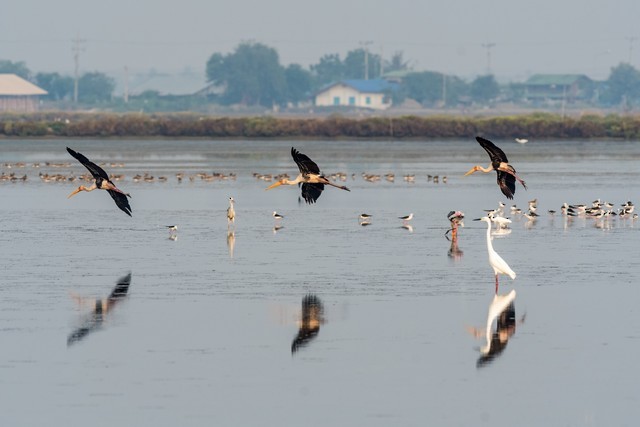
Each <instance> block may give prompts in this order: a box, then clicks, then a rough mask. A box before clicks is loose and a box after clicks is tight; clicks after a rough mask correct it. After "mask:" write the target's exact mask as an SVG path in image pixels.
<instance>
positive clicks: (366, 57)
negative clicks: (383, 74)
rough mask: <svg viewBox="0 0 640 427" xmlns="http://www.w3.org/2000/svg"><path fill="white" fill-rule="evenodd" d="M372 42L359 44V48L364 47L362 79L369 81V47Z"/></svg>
mask: <svg viewBox="0 0 640 427" xmlns="http://www.w3.org/2000/svg"><path fill="white" fill-rule="evenodd" d="M372 44H373V42H372V41H370V40H367V41H363V42H360V46H364V79H365V80H369V46H370V45H372Z"/></svg>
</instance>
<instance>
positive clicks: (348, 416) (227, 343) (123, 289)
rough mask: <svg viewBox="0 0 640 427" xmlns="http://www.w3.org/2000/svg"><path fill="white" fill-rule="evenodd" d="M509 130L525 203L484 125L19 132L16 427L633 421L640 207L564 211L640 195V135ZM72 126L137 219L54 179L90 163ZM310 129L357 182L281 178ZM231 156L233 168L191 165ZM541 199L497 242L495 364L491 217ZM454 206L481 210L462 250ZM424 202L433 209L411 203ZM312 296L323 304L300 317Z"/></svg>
mask: <svg viewBox="0 0 640 427" xmlns="http://www.w3.org/2000/svg"><path fill="white" fill-rule="evenodd" d="M497 142H498V144H499V145H500V146H501V147H502V148H503V149H504V151H505V152H506V153H507V154H508V156H509V159H510V160H511V162H512V164H514V166H515V167H516V168H517V169H518V172H519V174H520V175H521V176H522V177H523V178H524V179H525V180H526V181H527V185H528V187H529V190H528V191H524V189H523V188H521V187H518V189H517V192H516V197H515V200H514V201H507V200H506V199H505V198H504V197H503V196H502V194H501V193H500V192H499V189H498V187H497V185H496V183H495V175H494V174H490V175H489V174H487V175H485V174H475V175H472V176H468V177H462V175H463V174H464V172H466V171H467V170H468V169H469V168H470V167H471V166H473V165H475V164H483V165H484V166H486V165H487V164H488V157H487V156H486V153H485V152H484V150H483V149H482V148H481V147H480V146H479V145H478V144H477V143H475V141H452V142H437V141H434V142H429V143H425V142H396V141H394V142H389V141H366V142H327V141H304V142H297V141H296V142H291V141H220V142H210V141H200V140H196V141H147V140H145V141H129V140H128V141H125V140H104V141H102V140H101V141H88V140H73V141H68V142H67V141H13V140H2V141H0V153H1V154H2V157H1V158H0V169H1V170H2V172H3V173H6V174H9V173H11V172H15V173H16V175H19V176H22V175H24V174H27V175H28V179H27V181H26V182H22V181H19V182H13V183H12V182H9V181H5V182H0V195H1V196H2V201H3V202H2V205H1V206H0V215H1V217H2V222H3V231H2V233H0V255H1V257H2V267H3V270H4V271H3V274H2V282H1V284H0V342H2V352H1V355H0V402H1V403H0V405H1V410H0V425H7V426H33V425H64V426H68V425H79V424H80V423H82V424H85V423H87V422H89V423H91V424H92V425H96V426H113V425H114V423H118V424H120V425H156V426H176V425H180V426H199V425H279V426H281V425H314V426H315V425H318V426H320V425H333V426H341V425H345V426H347V425H348V426H353V425H365V424H366V425H375V426H378V425H379V426H389V425H402V426H417V425H576V426H581V425H607V426H608V425H636V423H637V418H638V416H640V409H638V383H639V382H640V371H639V370H638V368H637V359H638V354H639V353H640V322H639V321H638V319H639V317H640V313H639V310H638V304H637V301H638V299H639V298H640V291H639V290H638V278H639V276H640V258H639V257H638V255H637V251H638V241H639V236H640V235H639V234H638V231H639V228H640V222H638V221H637V220H636V221H633V220H631V219H619V218H613V219H610V220H604V219H602V220H595V219H591V218H574V219H572V220H567V219H566V218H565V217H562V216H561V215H559V214H556V215H555V216H553V217H552V216H549V215H548V214H547V213H546V212H547V210H548V209H555V210H558V211H559V209H560V206H561V205H562V203H563V202H568V203H585V204H590V203H591V202H592V201H593V200H595V199H597V198H600V199H602V200H603V201H610V202H613V203H615V204H616V205H618V206H619V205H620V204H621V203H624V202H626V201H627V200H631V201H634V202H635V201H637V199H638V183H639V182H640V167H639V166H638V165H639V161H640V144H638V143H637V142H602V141H591V142H577V141H567V142H557V141H545V142H538V141H531V142H529V143H528V144H525V145H520V144H516V143H513V142H510V141H502V142H499V141H497ZM66 145H69V146H71V147H72V148H74V149H76V150H78V151H80V152H82V153H84V154H85V155H87V156H88V157H89V158H90V159H92V160H94V161H96V162H98V163H100V162H107V163H114V164H115V165H114V166H113V167H112V166H110V165H109V164H107V165H105V166H104V167H105V169H107V171H108V172H112V173H123V174H124V175H125V179H124V180H123V181H120V182H118V183H117V184H118V185H119V186H120V187H121V188H123V189H124V190H125V191H128V192H130V193H131V194H132V196H133V198H132V199H131V205H132V208H133V215H134V216H133V218H129V217H127V216H126V215H125V214H124V213H122V212H121V211H119V210H118V209H117V207H116V206H115V204H114V203H113V201H112V200H111V199H110V197H108V195H107V194H104V193H103V192H98V191H96V192H93V193H82V194H79V195H78V196H76V197H74V198H72V199H67V198H66V196H67V195H68V194H69V193H70V192H71V191H72V190H73V189H74V188H76V187H77V185H79V184H78V182H75V183H73V182H50V183H44V182H42V180H41V179H40V178H39V177H38V174H39V173H48V174H56V173H60V174H66V175H70V174H71V173H73V174H75V175H80V174H82V173H84V172H85V170H84V168H83V167H82V166H81V165H80V164H79V163H77V162H76V161H75V160H74V159H73V158H71V157H70V156H69V155H68V154H67V153H66V151H65V150H64V147H65V146H66ZM291 145H295V146H296V148H298V149H299V150H300V151H302V152H303V153H305V154H307V155H309V156H310V157H311V158H312V159H313V160H315V161H316V162H317V163H318V164H319V165H320V166H321V168H322V169H323V171H324V172H326V173H332V172H338V171H341V172H345V173H347V176H348V179H347V182H346V183H345V184H346V185H348V186H349V187H350V188H351V190H352V191H351V192H350V193H348V192H345V191H340V190H338V189H334V188H328V189H327V190H326V191H325V192H324V194H323V195H322V197H321V198H320V199H319V201H318V203H317V204H316V205H313V206H307V205H301V204H299V203H298V190H297V189H296V188H293V187H286V188H285V187H280V188H278V189H274V190H272V191H268V192H265V191H264V189H265V188H266V187H267V186H268V185H269V183H268V182H265V181H261V180H258V179H257V178H256V177H254V176H253V174H254V173H258V174H266V173H274V174H275V173H282V172H288V173H289V174H290V175H294V174H295V173H297V170H296V167H295V164H294V163H293V161H292V159H291V157H290V155H289V150H290V147H291ZM17 162H25V163H26V166H25V167H23V168H20V167H16V166H15V163H17ZM45 162H49V165H47V164H45ZM6 163H9V164H13V167H11V168H9V167H8V166H6V165H5V164H6ZM33 163H40V168H34V167H33V166H32V165H33ZM118 163H124V166H122V167H120V166H118V165H117V164H118ZM54 166H57V167H54ZM214 171H215V172H220V173H223V174H231V173H233V174H235V179H228V180H216V181H212V182H205V181H203V180H201V179H200V178H196V179H195V180H194V181H193V182H192V181H190V180H189V179H188V178H185V179H184V180H183V181H182V183H178V181H177V179H176V177H175V174H176V173H179V172H181V173H184V174H185V175H186V176H189V175H193V174H196V173H198V172H206V173H212V172H214ZM363 172H366V173H376V174H384V173H387V172H394V173H395V174H396V181H395V182H394V183H390V182H387V181H385V180H384V178H383V179H382V180H381V181H380V182H376V183H370V182H366V181H365V180H363V179H362V177H361V174H362V173H363ZM138 173H140V174H144V173H149V174H150V175H153V176H155V177H156V178H157V177H158V176H166V177H167V178H168V180H167V182H164V183H161V182H157V180H156V182H137V183H136V182H133V176H134V175H135V174H138ZM352 174H355V176H354V177H353V178H352ZM405 174H415V183H407V182H405V181H404V180H403V179H402V176H403V175H405ZM427 174H431V175H439V176H440V177H441V180H440V183H437V184H436V183H433V181H430V180H428V179H427ZM444 175H446V176H447V182H446V183H443V182H442V176H444ZM229 196H233V197H234V198H235V200H236V206H235V208H236V213H237V221H236V224H235V230H233V229H232V230H231V231H232V232H228V229H227V224H226V217H225V210H226V208H227V206H228V198H229ZM534 198H537V199H538V212H539V213H540V214H541V217H540V218H539V219H538V220H537V221H535V222H533V223H532V222H528V221H527V220H526V219H525V218H523V217H519V216H517V215H511V217H512V219H513V224H512V226H511V229H512V231H511V233H510V234H508V235H505V236H496V237H495V238H494V240H493V245H494V248H495V249H496V251H498V252H499V253H500V254H501V255H502V256H503V258H505V260H506V261H507V262H508V263H509V264H510V266H511V267H512V268H513V269H514V270H515V271H516V273H517V278H516V279H515V280H514V281H511V280H510V279H509V278H501V289H500V293H501V294H503V295H504V294H507V293H508V292H509V291H511V290H512V289H515V291H516V295H517V296H516V298H515V300H514V301H513V311H514V312H515V313H512V317H513V322H512V323H513V325H511V327H510V329H509V331H508V333H506V334H504V336H503V347H504V348H503V350H502V351H501V352H500V353H499V354H497V355H496V356H495V357H493V358H492V359H491V360H490V361H488V362H483V361H480V359H481V356H482V354H481V352H480V349H481V348H482V347H484V346H485V345H486V342H487V341H486V339H485V334H484V331H485V327H486V324H487V313H488V311H489V309H490V304H491V303H492V301H493V286H494V284H493V282H494V279H493V272H492V270H491V268H490V266H489V264H488V257H487V251H486V228H485V227H484V225H485V224H484V223H479V222H473V221H471V219H472V218H476V217H479V216H481V215H483V210H484V209H493V208H495V207H497V204H498V202H499V201H505V202H507V203H508V206H509V205H511V204H513V203H515V204H517V205H518V206H519V207H521V208H523V209H526V206H527V201H528V200H531V199H534ZM274 210H277V211H278V212H279V213H281V214H283V215H285V218H284V220H282V221H281V222H280V224H279V225H280V226H282V228H280V229H279V230H276V231H274V226H275V225H276V223H275V221H274V219H273V218H272V216H271V213H272V212H273V211H274ZM450 210H462V211H464V212H465V214H466V220H465V224H466V227H465V228H462V229H460V232H459V237H458V242H457V243H458V248H457V249H458V250H457V252H456V251H454V252H452V251H451V242H450V241H448V240H447V239H446V238H445V236H444V233H445V231H446V230H447V228H448V225H449V223H448V221H447V218H446V215H447V213H448V212H449V211H450ZM363 212H366V213H369V214H372V215H373V219H372V221H371V225H369V226H366V227H364V226H361V225H359V223H358V215H359V214H360V213H363ZM410 212H413V213H414V215H415V218H414V219H413V221H412V222H411V224H412V230H408V229H406V228H402V227H401V225H402V222H401V221H400V220H399V219H398V218H397V217H398V216H402V215H407V214H408V213H410ZM506 215H508V216H509V213H508V210H507V214H506ZM170 224H177V225H178V227H179V229H178V231H177V233H176V235H175V236H177V238H176V237H175V236H174V239H170V233H169V232H168V230H167V229H166V228H165V227H164V226H165V225H170ZM129 272H130V273H131V281H130V284H129V285H128V286H126V285H123V282H122V280H121V279H122V278H123V277H125V276H126V275H127V274H128V273H129ZM118 283H120V285H117V284H118ZM309 294H311V295H314V296H315V297H316V298H315V299H313V300H314V301H316V305H315V306H314V309H315V314H318V313H321V314H319V315H318V316H313V315H312V316H311V317H313V319H312V321H311V322H309V315H308V314H307V316H306V320H307V321H306V322H303V323H304V326H302V330H301V331H300V330H299V327H300V325H301V322H300V320H301V318H303V316H302V314H301V309H302V306H303V299H304V298H305V297H306V296H307V295H309ZM307 301H309V300H308V299H307ZM318 304H319V305H318ZM306 308H307V310H305V311H308V309H309V307H308V304H307V307H306ZM312 311H313V310H312ZM498 323H504V322H498ZM502 326H504V325H502ZM497 327H498V325H497V324H496V322H493V324H492V331H491V333H492V332H493V331H495V329H496V328H497ZM472 328H477V330H479V331H481V332H482V333H481V334H480V335H482V336H481V337H479V338H475V337H474V336H473V335H472V334H471V333H470V332H469V331H470V330H471V329H472ZM505 337H506V338H510V339H508V341H506V343H507V344H508V345H504V339H505ZM295 340H299V341H297V344H296V350H297V351H295V352H294V353H292V345H293V344H294V341H295Z"/></svg>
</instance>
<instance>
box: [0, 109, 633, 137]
mask: <svg viewBox="0 0 640 427" xmlns="http://www.w3.org/2000/svg"><path fill="white" fill-rule="evenodd" d="M476 135H486V136H488V137H491V138H496V139H500V138H506V139H512V138H516V137H520V138H535V139H542V138H556V139H588V138H607V139H608V138H614V139H639V138H640V116H631V115H629V116H626V115H625V116H621V115H606V116H599V115H584V116H582V117H578V118H576V117H562V116H560V115H556V114H549V113H533V114H529V115H516V116H503V117H465V116H398V117H390V116H379V117H368V118H348V117H342V116H329V117H323V118H279V117H271V116H260V117H218V116H202V115H197V114H161V115H160V114H141V113H130V114H114V113H55V112H50V113H35V114H23V115H18V114H3V115H0V137H11V138H14V137H20V138H26V137H28V138H33V137H64V138H74V137H77V138H102V137H104V138H108V137H118V138H143V137H166V138H320V139H326V138H389V139H391V138H393V139H402V138H414V139H415V138H471V137H474V136H476Z"/></svg>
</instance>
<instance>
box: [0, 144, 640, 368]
mask: <svg viewBox="0 0 640 427" xmlns="http://www.w3.org/2000/svg"><path fill="white" fill-rule="evenodd" d="M476 140H477V141H478V143H479V144H480V146H481V147H482V148H484V149H485V151H486V152H487V154H488V155H489V158H490V160H491V163H490V164H489V166H488V167H482V166H479V165H477V166H474V167H473V168H471V169H470V170H469V171H468V172H467V173H466V174H465V176H466V175H471V174H473V173H475V172H483V173H490V172H495V173H496V180H497V184H498V187H499V188H500V190H501V192H502V194H504V196H506V197H507V198H508V199H513V196H514V194H515V192H516V182H519V183H520V184H521V185H522V187H524V188H525V189H526V188H527V187H526V184H525V182H524V180H522V179H521V178H520V177H519V176H518V175H517V174H516V170H515V168H513V166H512V165H511V164H509V162H508V159H507V156H506V155H505V153H504V152H503V151H502V150H501V149H500V148H498V147H497V146H496V145H495V144H493V143H492V142H491V141H489V140H487V139H485V138H482V137H476ZM67 152H68V153H69V154H70V155H71V156H72V157H74V158H75V159H76V160H78V161H79V162H80V163H81V164H82V165H84V166H85V167H86V168H87V170H88V173H86V174H83V175H74V174H48V173H40V174H39V176H40V179H41V180H42V181H43V182H75V181H80V182H92V184H91V185H90V186H84V185H80V186H78V187H77V188H76V189H75V190H74V191H73V192H72V193H71V194H69V196H68V197H69V198H70V197H72V196H74V195H76V194H78V193H80V192H83V191H84V192H90V191H94V190H105V191H106V192H107V193H108V194H109V195H110V196H111V198H112V199H113V200H114V202H115V204H116V206H117V207H118V208H119V209H120V210H122V211H123V212H124V213H125V214H127V215H129V216H132V208H131V205H130V203H129V199H130V198H131V195H130V194H129V193H126V192H124V191H123V190H121V189H120V188H118V187H117V186H116V184H115V182H118V181H122V180H123V179H124V178H125V177H124V174H111V175H109V174H107V172H106V171H105V170H104V169H103V168H102V166H107V164H101V165H98V164H96V163H94V162H92V161H91V160H89V159H88V158H87V157H85V156H84V155H83V154H81V153H79V152H77V151H75V150H73V149H71V148H68V147H67ZM291 156H292V158H293V161H294V162H295V163H296V165H297V166H298V170H299V173H298V175H297V176H296V177H295V178H294V179H291V176H290V175H288V174H287V173H281V174H258V173H254V174H253V176H254V178H255V179H257V180H260V181H265V182H271V183H272V184H271V185H269V186H268V187H267V188H266V190H271V189H274V188H276V187H278V186H282V185H289V186H298V187H299V189H300V198H299V200H304V201H305V202H306V203H308V204H314V203H316V202H317V201H318V199H319V198H320V196H321V195H322V193H323V191H324V190H325V188H326V187H334V188H337V189H340V190H344V191H350V189H349V188H348V187H346V186H345V185H343V183H345V182H346V181H348V179H349V175H348V174H346V173H343V172H338V173H335V174H332V175H328V176H325V175H323V174H322V173H321V171H320V168H319V167H318V165H317V164H316V163H315V162H314V161H312V160H311V159H310V158H309V157H308V156H307V155H305V154H303V153H301V152H299V151H298V150H296V149H295V148H293V147H292V148H291ZM44 166H45V167H49V168H67V167H71V164H70V163H56V164H54V163H45V164H44ZM108 166H111V167H114V168H117V167H123V166H124V165H123V164H122V163H110V164H108ZM4 167H5V168H7V169H21V168H25V167H27V165H26V164H25V163H14V164H4ZM32 167H34V168H39V167H41V165H40V164H39V163H34V164H32ZM361 177H362V179H364V180H365V181H367V182H372V183H375V182H379V181H382V180H386V181H388V182H394V181H395V179H396V176H395V174H393V173H387V174H367V173H362V174H361ZM176 178H177V180H178V181H179V182H182V180H183V179H188V180H190V181H194V180H196V179H200V180H203V181H216V180H229V179H230V180H235V179H236V176H235V174H221V173H212V174H206V173H198V174H191V175H186V174H184V173H178V174H176ZM356 178H357V175H356V174H352V175H351V179H352V180H355V179H356ZM402 179H403V180H404V181H405V182H407V183H413V182H415V179H416V176H415V175H403V176H402ZM18 180H22V181H26V180H27V175H26V174H16V173H15V172H13V171H12V172H10V173H5V172H2V175H0V181H12V182H15V181H18ZM167 180H168V178H167V177H164V176H159V177H158V178H154V177H153V176H151V175H149V174H144V175H135V176H134V177H133V182H155V181H158V182H164V181H167ZM427 181H429V182H433V183H435V184H438V183H440V182H442V183H446V182H447V177H446V176H439V175H428V176H427ZM634 208H635V207H634V205H633V203H632V202H631V201H627V202H626V203H623V204H621V205H620V207H617V206H616V205H614V204H613V203H609V202H603V201H601V200H600V199H597V200H595V201H593V202H592V203H591V204H590V205H586V204H573V205H570V204H568V203H565V204H564V205H563V206H562V207H561V208H560V209H559V212H557V211H555V210H548V211H547V215H550V216H551V217H554V216H555V215H556V214H558V215H562V216H563V217H564V218H566V220H567V221H571V220H572V219H573V218H576V217H579V218H592V219H594V220H596V221H599V220H602V221H605V220H610V219H611V218H614V217H616V218H620V219H630V220H635V219H636V218H637V217H638V214H637V213H635V212H634ZM506 209H507V207H506V204H505V203H503V202H500V203H499V206H498V207H497V208H496V209H491V210H486V211H485V212H486V215H484V216H482V217H481V218H476V219H475V221H482V222H485V223H486V224H487V228H486V245H487V251H488V261H489V265H490V266H491V268H492V269H493V272H494V278H495V294H494V299H493V301H492V303H491V305H490V307H489V318H488V324H487V328H486V331H483V332H481V333H480V332H479V330H474V331H472V333H474V334H475V335H476V336H478V334H480V335H482V334H484V333H485V332H486V337H487V345H486V346H484V347H482V349H481V352H482V354H483V357H485V358H488V357H491V356H492V355H494V354H496V353H498V352H499V351H500V349H501V348H504V344H505V342H506V341H505V342H497V343H494V342H493V341H495V340H494V338H495V337H494V336H492V335H491V334H490V326H491V323H492V322H493V321H494V320H495V319H496V318H498V319H499V320H498V329H500V325H501V324H502V325H503V327H504V328H507V329H508V330H511V331H513V329H514V328H515V324H516V323H515V312H514V311H513V301H514V299H515V291H514V290H512V291H511V292H509V293H508V294H505V295H500V294H499V293H498V289H499V280H498V279H499V276H500V275H506V276H508V277H510V278H511V279H515V278H516V273H515V272H514V271H513V269H512V268H511V267H510V266H509V265H508V264H507V262H506V261H505V260H504V259H503V258H502V257H501V256H500V255H499V254H498V253H497V252H496V250H495V249H494V248H493V243H492V238H493V236H494V235H496V234H508V233H509V232H510V228H509V227H510V224H511V223H512V219H511V218H509V217H507V216H505V211H506ZM509 209H510V210H509V212H510V213H511V216H512V217H513V218H514V219H516V218H521V217H523V218H526V219H527V220H528V221H529V222H535V221H536V220H537V219H538V218H539V217H540V216H541V214H540V213H539V212H538V206H537V200H536V199H534V200H531V201H529V203H528V208H527V209H526V210H523V209H520V208H518V207H516V206H515V205H512V206H511V207H510V208H509ZM272 215H273V218H274V221H275V222H276V228H278V227H281V225H279V224H280V223H281V221H283V219H284V216H283V215H281V214H279V213H277V212H276V211H274V212H273V214H272ZM226 216H227V226H228V231H229V232H228V236H227V240H228V244H229V245H230V248H232V247H233V241H234V239H235V236H234V233H233V232H231V231H230V230H231V228H232V227H233V229H235V220H236V211H235V200H234V198H233V197H229V207H228V209H227V212H226ZM372 217H373V216H372V215H370V214H367V213H362V214H361V215H360V216H359V217H358V221H359V224H360V225H362V226H366V225H370V224H371V221H372ZM398 219H399V220H401V221H402V224H403V227H405V228H408V229H409V230H412V228H411V225H410V222H411V220H412V219H413V213H410V214H409V215H405V216H401V217H398ZM447 219H448V220H449V222H450V224H451V228H450V229H449V230H447V232H446V233H445V235H446V236H447V238H449V237H448V236H449V234H451V241H452V247H451V251H450V253H451V252H453V253H455V252H456V251H457V250H458V249H457V235H458V228H459V227H463V226H464V223H463V220H464V213H463V212H461V211H451V212H449V213H448V214H447ZM166 228H167V229H168V230H169V233H170V236H171V237H170V238H171V239H172V240H175V239H176V238H177V230H178V226H177V225H168V226H166ZM274 230H275V228H274ZM230 251H232V249H230ZM121 281H122V283H123V285H122V286H121V288H122V289H123V290H122V291H121V292H120V293H118V294H117V295H115V296H114V297H113V301H114V302H115V301H116V300H117V297H119V296H121V295H126V287H127V286H128V283H129V282H130V275H129V276H128V277H125V278H123V279H122V280H121ZM118 289H120V288H118ZM314 298H316V299H314ZM305 304H307V305H308V306H309V307H314V309H315V310H316V311H317V312H318V313H319V314H318V315H315V316H307V317H309V318H308V319H307V323H308V324H305V325H306V326H304V327H303V326H301V327H300V332H299V336H297V337H296V339H295V340H294V342H293V344H292V352H295V351H296V349H298V348H300V347H301V346H304V345H305V343H306V342H308V339H310V338H312V337H313V336H315V334H317V332H318V330H319V325H320V324H321V323H322V322H321V320H322V319H321V317H322V316H321V313H322V310H321V303H320V302H319V300H317V297H315V296H308V297H305V300H303V313H304V312H305ZM309 307H307V309H308V310H307V311H309V310H310V309H309ZM510 310H511V311H510ZM503 317H504V319H502V318H503ZM500 319H502V323H501V320H500ZM523 320H524V319H523ZM302 323H304V316H303V322H302ZM510 333H511V334H512V333H513V332H510ZM83 334H85V331H84V330H81V331H79V332H77V333H74V334H72V336H71V337H70V338H69V340H70V342H75V341H77V340H78V339H80V338H81V337H82V336H84V335H83Z"/></svg>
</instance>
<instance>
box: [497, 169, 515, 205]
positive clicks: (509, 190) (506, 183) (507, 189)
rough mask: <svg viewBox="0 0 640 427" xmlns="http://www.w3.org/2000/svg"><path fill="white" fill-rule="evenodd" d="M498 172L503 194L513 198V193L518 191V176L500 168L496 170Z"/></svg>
mask: <svg viewBox="0 0 640 427" xmlns="http://www.w3.org/2000/svg"><path fill="white" fill-rule="evenodd" d="M496 173H497V174H498V179H497V181H498V185H499V186H500V190H502V194H504V195H505V196H506V197H507V199H513V195H514V194H515V192H516V177H515V176H513V175H511V174H510V173H506V172H502V171H500V170H496Z"/></svg>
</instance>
